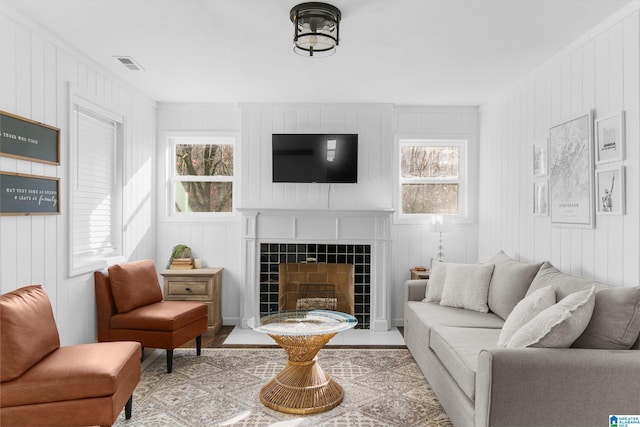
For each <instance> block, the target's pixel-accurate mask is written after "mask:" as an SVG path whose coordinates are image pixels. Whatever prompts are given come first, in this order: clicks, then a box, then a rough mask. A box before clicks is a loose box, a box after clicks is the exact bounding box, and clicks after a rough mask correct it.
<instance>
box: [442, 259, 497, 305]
mask: <svg viewBox="0 0 640 427" xmlns="http://www.w3.org/2000/svg"><path fill="white" fill-rule="evenodd" d="M493 268H494V265H493V264H455V265H453V264H450V265H448V266H447V275H446V278H445V281H444V288H443V289H442V298H441V299H440V305H446V306H449V307H456V308H464V309H467V310H473V311H479V312H481V313H487V312H488V311H489V306H488V305H487V298H488V296H489V283H490V282H491V275H492V273H493Z"/></svg>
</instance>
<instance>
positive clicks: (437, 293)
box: [424, 261, 449, 302]
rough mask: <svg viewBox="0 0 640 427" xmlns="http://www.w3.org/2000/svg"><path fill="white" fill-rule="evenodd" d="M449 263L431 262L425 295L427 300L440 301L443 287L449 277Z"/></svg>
mask: <svg viewBox="0 0 640 427" xmlns="http://www.w3.org/2000/svg"><path fill="white" fill-rule="evenodd" d="M447 264H449V263H446V262H440V261H434V262H432V263H431V270H430V271H429V282H428V284H427V289H426V292H425V295H424V301H425V302H440V298H442V289H443V288H444V280H445V278H446V277H447Z"/></svg>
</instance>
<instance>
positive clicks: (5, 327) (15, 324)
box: [0, 285, 60, 387]
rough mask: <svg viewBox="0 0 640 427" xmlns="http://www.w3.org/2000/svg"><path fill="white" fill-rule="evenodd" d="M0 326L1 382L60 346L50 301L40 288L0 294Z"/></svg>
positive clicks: (30, 287)
mask: <svg viewBox="0 0 640 427" xmlns="http://www.w3.org/2000/svg"><path fill="white" fill-rule="evenodd" d="M0 325H2V334H1V337H2V338H1V339H0V349H2V351H0V381H1V382H5V381H10V380H13V379H15V378H18V377H19V376H21V375H22V374H23V373H25V372H26V371H27V370H28V369H29V368H31V367H32V366H33V365H35V364H36V363H38V362H39V361H40V360H42V359H43V358H44V357H46V356H47V355H48V354H50V353H51V352H53V351H55V350H57V349H58V348H59V347H60V337H59V335H58V329H57V328H56V321H55V319H54V317H53V310H52V309H51V302H50V301H49V297H48V296H47V294H46V292H45V291H44V289H43V288H42V286H40V285H33V286H26V287H23V288H20V289H17V290H15V291H13V292H9V293H6V294H4V295H1V296H0ZM3 387H4V385H3Z"/></svg>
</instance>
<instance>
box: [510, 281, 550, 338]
mask: <svg viewBox="0 0 640 427" xmlns="http://www.w3.org/2000/svg"><path fill="white" fill-rule="evenodd" d="M555 303H556V291H555V290H554V289H553V286H547V287H546V288H541V289H538V290H537V291H535V292H534V293H532V294H531V295H529V296H528V297H525V298H523V299H521V300H520V301H519V302H518V303H517V304H516V306H515V307H513V310H512V311H511V313H510V314H509V316H507V318H506V319H505V321H504V325H503V326H502V330H501V331H500V336H499V337H498V347H506V346H507V343H508V342H509V340H510V339H511V337H513V335H514V334H515V333H516V332H517V331H518V330H519V329H520V328H521V327H523V326H524V325H525V324H527V323H528V322H529V321H530V320H531V319H533V318H534V317H536V316H537V315H538V314H539V313H541V312H542V311H543V310H546V309H547V308H549V307H551V306H552V305H554V304H555Z"/></svg>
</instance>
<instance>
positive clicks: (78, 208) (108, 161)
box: [69, 97, 124, 276]
mask: <svg viewBox="0 0 640 427" xmlns="http://www.w3.org/2000/svg"><path fill="white" fill-rule="evenodd" d="M71 119H72V126H71V134H72V135H71V140H72V148H71V150H70V158H71V168H70V171H71V180H70V185H71V191H70V192H69V195H70V222H71V223H70V232H71V245H70V246H71V257H70V275H71V276H74V275H77V274H81V273H85V272H87V271H91V270H94V269H96V268H100V267H102V266H104V263H105V258H108V257H113V256H118V255H122V203H121V199H122V197H121V194H122V190H121V188H122V179H121V173H120V171H119V170H120V167H119V165H120V164H121V162H120V161H119V156H120V152H121V149H122V140H123V122H124V120H123V117H122V116H120V115H117V114H115V113H112V112H110V111H107V110H106V109H104V108H102V107H99V106H97V105H95V104H93V103H91V102H89V101H87V100H85V99H84V98H80V97H73V105H72V108H71Z"/></svg>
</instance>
